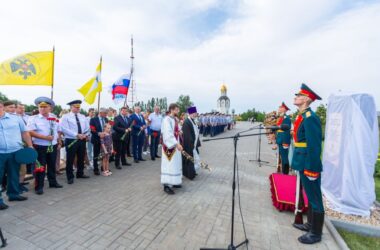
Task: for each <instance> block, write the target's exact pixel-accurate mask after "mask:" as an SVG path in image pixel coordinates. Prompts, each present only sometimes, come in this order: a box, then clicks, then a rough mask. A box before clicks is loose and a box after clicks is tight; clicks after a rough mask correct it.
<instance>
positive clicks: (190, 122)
mask: <svg viewBox="0 0 380 250" xmlns="http://www.w3.org/2000/svg"><path fill="white" fill-rule="evenodd" d="M187 113H188V114H189V116H188V117H187V118H186V119H185V122H184V123H183V127H182V133H183V150H184V151H185V152H186V153H188V154H189V155H191V156H192V157H193V159H194V162H195V163H193V162H192V161H191V160H189V159H187V158H186V157H183V158H182V172H183V175H184V176H186V177H187V178H188V179H190V180H193V179H194V178H195V176H196V175H197V173H196V172H197V170H198V169H199V150H198V147H200V146H201V143H200V141H199V130H198V126H197V125H196V123H195V118H196V117H197V116H198V113H197V108H196V107H190V108H188V109H187Z"/></svg>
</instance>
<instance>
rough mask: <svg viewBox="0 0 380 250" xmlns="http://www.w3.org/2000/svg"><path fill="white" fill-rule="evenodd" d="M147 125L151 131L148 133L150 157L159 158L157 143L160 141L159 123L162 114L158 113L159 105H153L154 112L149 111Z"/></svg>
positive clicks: (160, 122) (153, 159)
mask: <svg viewBox="0 0 380 250" xmlns="http://www.w3.org/2000/svg"><path fill="white" fill-rule="evenodd" d="M148 122H149V127H150V131H151V135H150V157H151V159H152V161H155V160H156V158H161V157H160V156H159V155H158V151H157V149H158V144H159V143H160V137H161V124H162V115H161V113H160V107H159V106H155V107H154V112H153V113H151V114H150V115H149V117H148Z"/></svg>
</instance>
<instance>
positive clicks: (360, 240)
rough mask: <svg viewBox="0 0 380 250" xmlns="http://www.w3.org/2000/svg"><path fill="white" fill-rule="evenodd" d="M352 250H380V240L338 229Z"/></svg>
mask: <svg viewBox="0 0 380 250" xmlns="http://www.w3.org/2000/svg"><path fill="white" fill-rule="evenodd" d="M337 230H338V232H339V233H340V235H341V236H342V238H343V239H344V241H345V242H346V244H347V246H348V247H349V248H350V249H351V250H367V249H368V250H374V249H380V238H375V237H368V236H363V235H360V234H356V233H351V232H348V231H346V230H343V229H337Z"/></svg>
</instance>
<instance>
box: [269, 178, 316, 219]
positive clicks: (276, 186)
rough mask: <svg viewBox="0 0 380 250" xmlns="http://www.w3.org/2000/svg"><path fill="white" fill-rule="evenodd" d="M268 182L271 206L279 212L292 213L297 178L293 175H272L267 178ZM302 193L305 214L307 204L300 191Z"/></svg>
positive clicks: (304, 195) (304, 194)
mask: <svg viewBox="0 0 380 250" xmlns="http://www.w3.org/2000/svg"><path fill="white" fill-rule="evenodd" d="M269 181H270V191H271V194H272V202H273V206H274V207H275V208H277V209H278V210H279V211H291V212H294V210H295V201H296V187H297V186H296V183H297V177H296V176H294V175H284V174H279V173H273V174H271V175H270V176H269ZM302 192H303V197H304V202H305V208H304V211H303V212H306V211H307V208H308V205H309V203H308V200H307V197H306V193H305V191H304V190H302Z"/></svg>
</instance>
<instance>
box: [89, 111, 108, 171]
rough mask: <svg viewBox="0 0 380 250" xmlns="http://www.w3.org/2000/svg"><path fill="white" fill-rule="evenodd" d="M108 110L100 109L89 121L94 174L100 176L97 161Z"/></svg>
mask: <svg viewBox="0 0 380 250" xmlns="http://www.w3.org/2000/svg"><path fill="white" fill-rule="evenodd" d="M107 113H108V110H107V109H105V108H101V109H100V110H99V114H98V116H95V117H93V118H91V120H90V129H91V143H92V145H93V146H94V149H93V150H94V159H93V161H94V163H93V165H94V174H95V175H100V172H99V167H98V160H99V154H100V147H101V145H100V138H102V137H103V129H104V126H105V125H106V124H107V123H108V119H107V117H106V116H107Z"/></svg>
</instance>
